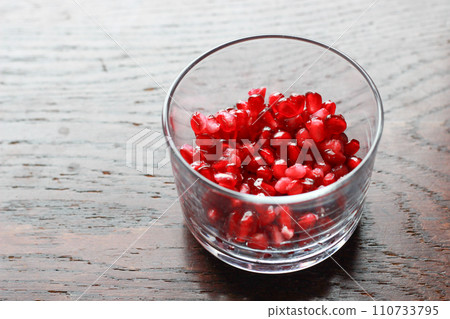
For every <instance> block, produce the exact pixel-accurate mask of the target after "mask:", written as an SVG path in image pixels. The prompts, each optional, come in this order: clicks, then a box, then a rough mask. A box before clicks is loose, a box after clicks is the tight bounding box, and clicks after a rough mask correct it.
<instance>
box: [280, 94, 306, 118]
mask: <svg viewBox="0 0 450 319" xmlns="http://www.w3.org/2000/svg"><path fill="white" fill-rule="evenodd" d="M276 109H277V111H278V113H280V114H281V115H282V116H284V117H286V118H291V117H294V116H297V115H298V114H300V112H301V111H302V109H300V107H299V106H298V105H297V104H295V103H294V102H292V101H291V100H290V99H286V98H283V99H280V100H279V101H278V104H277V108H276Z"/></svg>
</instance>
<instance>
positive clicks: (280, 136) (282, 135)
mask: <svg viewBox="0 0 450 319" xmlns="http://www.w3.org/2000/svg"><path fill="white" fill-rule="evenodd" d="M291 139H292V136H291V134H289V133H288V132H286V131H278V132H276V133H275V134H273V136H272V139H271V140H270V145H271V146H272V147H273V148H274V149H275V150H276V151H278V152H280V150H281V149H282V148H284V147H286V146H285V145H287V144H289V142H291Z"/></svg>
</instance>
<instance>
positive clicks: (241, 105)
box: [236, 101, 248, 110]
mask: <svg viewBox="0 0 450 319" xmlns="http://www.w3.org/2000/svg"><path fill="white" fill-rule="evenodd" d="M236 108H237V109H238V110H247V109H248V105H247V102H245V101H238V102H237V103H236Z"/></svg>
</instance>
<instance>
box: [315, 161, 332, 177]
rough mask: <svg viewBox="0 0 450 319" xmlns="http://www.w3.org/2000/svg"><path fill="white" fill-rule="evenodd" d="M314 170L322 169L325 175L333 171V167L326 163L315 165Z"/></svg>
mask: <svg viewBox="0 0 450 319" xmlns="http://www.w3.org/2000/svg"><path fill="white" fill-rule="evenodd" d="M314 168H320V169H321V170H322V172H323V173H324V174H327V173H329V172H330V171H331V165H330V164H327V163H325V162H319V163H314Z"/></svg>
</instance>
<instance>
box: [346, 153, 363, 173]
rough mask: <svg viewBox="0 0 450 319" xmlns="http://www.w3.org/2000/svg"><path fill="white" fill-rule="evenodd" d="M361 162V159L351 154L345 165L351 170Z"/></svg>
mask: <svg viewBox="0 0 450 319" xmlns="http://www.w3.org/2000/svg"><path fill="white" fill-rule="evenodd" d="M361 162H362V159H360V158H359V157H356V156H352V157H350V158H349V159H348V160H347V166H348V168H349V169H350V170H351V171H352V170H354V169H355V168H356V166H358V165H359V164H360V163H361Z"/></svg>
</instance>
